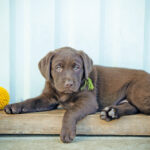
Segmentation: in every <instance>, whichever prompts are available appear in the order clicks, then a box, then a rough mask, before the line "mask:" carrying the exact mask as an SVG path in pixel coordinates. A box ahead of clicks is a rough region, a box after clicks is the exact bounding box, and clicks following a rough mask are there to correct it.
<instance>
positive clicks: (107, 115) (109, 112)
mask: <svg viewBox="0 0 150 150" xmlns="http://www.w3.org/2000/svg"><path fill="white" fill-rule="evenodd" d="M100 118H101V119H102V120H106V121H111V120H112V119H117V118H119V116H118V113H117V110H116V109H115V108H113V107H111V106H110V107H105V108H104V109H103V110H102V111H101V112H100Z"/></svg>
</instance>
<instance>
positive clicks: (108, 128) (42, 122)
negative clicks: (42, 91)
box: [0, 110, 150, 135]
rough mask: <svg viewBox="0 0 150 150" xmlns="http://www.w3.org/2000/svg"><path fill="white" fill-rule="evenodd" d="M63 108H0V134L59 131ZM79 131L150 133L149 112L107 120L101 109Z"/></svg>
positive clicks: (80, 124) (114, 133) (119, 133)
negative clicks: (10, 110)
mask: <svg viewBox="0 0 150 150" xmlns="http://www.w3.org/2000/svg"><path fill="white" fill-rule="evenodd" d="M64 112H65V111H64V110H54V111H46V112H37V113H28V114H17V115H16V114H13V115H8V114H5V113H4V112H3V111H0V134H60V131H61V126H62V118H63V115H64ZM77 134H78V135H150V116H147V115H142V114H138V115H132V116H124V117H121V118H120V119H118V120H113V121H111V122H106V121H104V120H101V119H100V117H99V113H97V114H93V115H89V116H87V117H86V118H84V119H83V120H81V121H79V123H78V125H77Z"/></svg>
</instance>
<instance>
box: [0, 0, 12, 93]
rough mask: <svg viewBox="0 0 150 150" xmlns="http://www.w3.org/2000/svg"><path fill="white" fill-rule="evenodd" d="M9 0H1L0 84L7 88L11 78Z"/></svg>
mask: <svg viewBox="0 0 150 150" xmlns="http://www.w3.org/2000/svg"><path fill="white" fill-rule="evenodd" d="M9 31H10V30H9V0H1V1H0V86H3V87H4V88H6V89H7V90H9V87H10V80H9V73H10V70H9V69H10V67H9Z"/></svg>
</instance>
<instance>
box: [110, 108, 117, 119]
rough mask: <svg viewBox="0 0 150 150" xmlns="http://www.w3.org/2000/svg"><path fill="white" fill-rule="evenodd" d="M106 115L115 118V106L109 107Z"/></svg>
mask: <svg viewBox="0 0 150 150" xmlns="http://www.w3.org/2000/svg"><path fill="white" fill-rule="evenodd" d="M108 116H109V117H111V118H112V119H117V118H118V114H117V110H116V109H115V108H111V109H110V110H109V111H108Z"/></svg>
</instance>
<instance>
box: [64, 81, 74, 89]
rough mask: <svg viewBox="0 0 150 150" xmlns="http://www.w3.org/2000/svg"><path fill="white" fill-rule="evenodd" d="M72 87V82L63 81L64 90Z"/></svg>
mask: <svg viewBox="0 0 150 150" xmlns="http://www.w3.org/2000/svg"><path fill="white" fill-rule="evenodd" d="M72 85H73V81H71V80H66V81H65V87H66V88H70V87H72Z"/></svg>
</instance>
